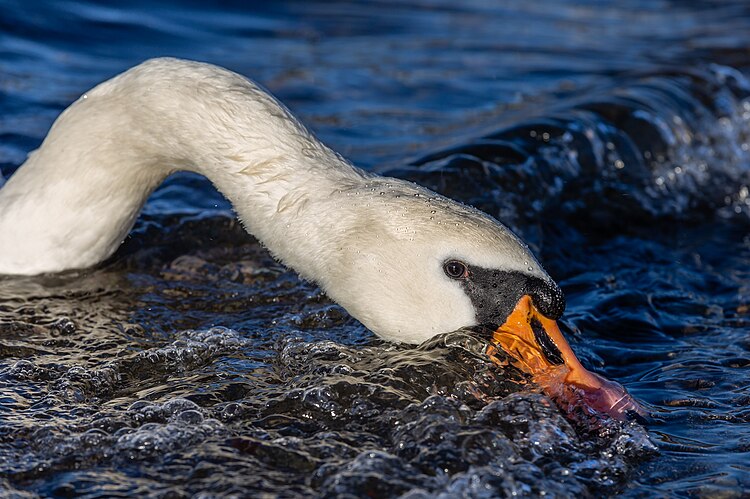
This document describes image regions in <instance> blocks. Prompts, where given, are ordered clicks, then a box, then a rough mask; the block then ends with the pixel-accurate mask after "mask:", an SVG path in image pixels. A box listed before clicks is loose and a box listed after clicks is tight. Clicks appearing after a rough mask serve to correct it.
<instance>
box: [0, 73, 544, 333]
mask: <svg viewBox="0 0 750 499" xmlns="http://www.w3.org/2000/svg"><path fill="white" fill-rule="evenodd" d="M177 170H189V171H194V172H197V173H200V174H203V175H205V176H206V177H208V178H209V179H210V180H211V182H213V184H214V185H215V186H216V187H217V188H218V189H219V190H220V191H221V192H222V193H223V194H224V195H225V196H226V197H227V198H228V199H229V200H230V201H231V202H232V204H233V206H234V208H235V210H236V211H237V213H238V215H239V217H240V219H241V220H242V222H243V223H244V225H245V227H246V228H247V230H248V231H249V232H250V233H252V234H253V235H255V236H256V237H257V238H258V239H259V240H260V241H261V242H263V244H265V245H266V246H267V247H268V249H269V250H270V251H271V252H272V253H273V254H274V255H275V257H277V258H278V259H279V260H281V261H282V262H283V263H285V264H286V265H288V266H290V267H292V268H294V269H295V270H297V271H298V272H299V273H300V274H301V275H302V276H303V277H304V278H306V279H309V280H312V281H314V282H316V283H318V284H319V285H320V286H321V287H322V288H323V289H324V290H325V291H326V293H328V294H329V295H330V296H331V298H333V299H334V300H336V301H337V302H338V303H340V304H341V305H342V306H343V307H344V308H346V309H347V310H348V311H349V312H350V313H351V314H352V315H353V316H354V317H356V318H357V319H359V320H360V321H361V322H363V323H364V324H365V325H366V326H367V327H369V328H370V329H371V330H372V331H374V332H375V333H377V334H379V335H381V336H383V337H384V338H386V339H390V340H397V341H404V342H412V343H416V342H421V341H424V340H425V339H427V338H429V337H431V336H433V335H435V334H438V333H443V332H449V331H452V330H455V329H457V328H459V327H462V326H467V325H471V324H472V323H473V322H474V321H475V316H476V313H475V311H474V309H473V306H472V304H471V301H470V300H469V298H468V297H467V296H466V294H465V293H464V292H463V290H462V289H461V287H460V286H459V285H458V283H456V282H455V281H452V280H450V279H449V278H448V277H446V276H445V275H444V273H443V271H442V264H443V262H444V261H445V259H446V258H449V257H455V258H459V259H462V260H465V261H466V262H467V263H470V264H474V265H481V266H483V267H487V268H498V269H503V270H520V271H524V272H527V273H531V274H534V275H538V276H542V277H545V278H547V276H546V274H545V272H544V270H542V268H541V267H540V266H539V264H538V263H537V262H536V260H535V259H534V257H533V256H532V255H531V253H530V252H529V250H528V248H527V247H526V246H525V245H524V244H523V243H522V242H521V241H520V240H519V239H518V238H517V237H516V236H514V235H513V234H512V233H511V232H510V231H509V230H508V229H507V228H505V227H504V226H502V225H501V224H500V223H498V222H497V221H496V220H494V219H493V218H491V217H489V216H488V215H486V214H484V213H481V212H479V211H477V210H475V209H473V208H470V207H467V206H464V205H461V204H458V203H455V202H454V201H451V200H449V199H446V198H444V197H441V196H439V195H437V194H435V193H433V192H431V191H428V190H426V189H423V188H421V187H418V186H417V185H415V184H412V183H408V182H405V181H402V180H398V179H393V178H384V177H378V176H373V175H370V174H368V173H366V172H364V171H362V170H360V169H358V168H355V167H354V166H352V165H351V164H350V163H348V162H347V161H345V160H344V159H343V158H342V157H341V156H339V155H338V154H336V153H335V152H334V151H332V150H331V149H329V148H328V147H326V146H325V145H323V144H322V143H321V142H320V141H318V140H317V139H316V138H315V137H313V136H312V135H311V134H310V132H308V131H307V129H305V127H304V126H302V125H301V124H300V123H299V122H298V121H297V120H296V119H295V118H294V117H293V116H292V115H291V113H289V111H288V110H287V109H286V108H285V107H284V106H283V105H281V104H280V103H279V102H278V101H277V100H276V99H274V98H273V97H272V96H270V95H269V94H268V93H266V92H265V91H263V90H262V89H260V88H259V87H258V86H257V85H256V84H254V83H253V82H252V81H250V80H248V79H246V78H244V77H242V76H240V75H237V74H235V73H232V72H230V71H228V70H226V69H222V68H219V67H216V66H212V65H209V64H202V63H197V62H189V61H182V60H177V59H153V60H149V61H146V62H144V63H143V64H141V65H139V66H136V67H134V68H132V69H130V70H128V71H126V72H125V73H123V74H121V75H119V76H117V77H115V78H113V79H111V80H109V81H107V82H104V83H102V84H100V85H98V86H97V87H95V88H94V89H92V90H91V91H90V92H88V93H87V94H85V95H83V96H82V97H81V98H80V99H78V101H76V102H75V103H74V104H72V105H71V106H70V107H69V108H68V109H66V110H65V111H64V112H63V113H62V114H61V115H60V117H59V118H58V119H57V121H56V122H55V123H54V124H53V126H52V128H51V130H50V131H49V134H48V135H47V137H46V138H45V140H44V142H43V143H42V145H41V147H40V148H39V150H37V151H36V152H34V153H33V154H31V155H30V156H29V158H28V159H27V161H26V162H25V163H24V164H23V165H22V166H21V167H20V168H19V169H18V171H17V172H16V173H15V174H14V175H13V176H12V177H11V178H10V179H9V180H8V181H7V183H6V185H5V186H4V187H3V188H2V190H0V274H1V273H4V274H38V273H44V272H57V271H61V270H64V269H70V268H82V267H88V266H91V265H94V264H96V263H97V262H100V261H102V260H103V259H105V258H107V257H108V256H110V255H111V254H112V253H113V252H114V251H115V249H116V248H117V247H118V246H119V245H120V243H121V242H122V240H123V239H124V238H125V236H126V235H127V234H128V232H129V231H130V229H131V228H132V226H133V223H134V222H135V219H136V217H137V216H138V213H139V211H140V209H141V207H142V206H143V204H144V203H145V201H146V199H147V197H148V196H149V194H150V193H151V192H152V191H153V190H154V189H155V188H156V187H157V186H158V185H159V184H160V183H161V182H162V181H163V180H164V178H166V177H167V176H168V175H169V174H171V173H172V172H175V171H177Z"/></svg>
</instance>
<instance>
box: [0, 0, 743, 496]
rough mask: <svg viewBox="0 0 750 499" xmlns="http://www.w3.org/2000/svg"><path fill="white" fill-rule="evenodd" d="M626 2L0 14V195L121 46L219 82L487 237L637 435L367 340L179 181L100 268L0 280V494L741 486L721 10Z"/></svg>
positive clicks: (436, 343)
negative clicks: (543, 304)
mask: <svg viewBox="0 0 750 499" xmlns="http://www.w3.org/2000/svg"><path fill="white" fill-rule="evenodd" d="M633 4H634V6H637V7H638V8H637V9H632V12H631V10H628V9H625V8H623V7H622V6H619V7H618V6H616V5H614V4H612V5H610V4H609V3H607V2H592V3H587V2H578V3H576V4H575V5H573V4H572V3H570V4H568V2H562V1H554V0H550V1H548V2H546V3H545V4H544V5H540V6H536V4H535V3H534V4H530V3H528V2H520V1H519V2H510V3H509V4H508V7H507V8H504V9H500V8H492V9H491V8H488V7H486V6H485V5H484V4H483V3H482V2H467V3H465V5H464V6H463V7H459V6H456V5H452V4H447V3H445V2H440V1H435V2H432V5H431V7H432V8H431V9H424V10H420V9H416V8H415V7H414V5H412V3H409V2H406V3H404V4H403V5H399V6H398V7H396V6H394V5H391V4H389V3H388V2H369V3H368V2H366V3H362V4H361V5H358V6H355V5H348V4H340V3H316V2H304V3H299V4H298V3H294V2H278V3H275V4H274V5H275V7H269V8H268V9H267V10H262V11H260V10H259V11H257V12H252V13H250V12H247V11H245V10H243V8H242V6H241V5H239V4H234V3H231V2H230V3H228V4H227V5H226V6H225V8H223V9H208V8H205V7H204V6H202V5H191V6H190V7H189V8H186V9H172V8H170V7H169V6H168V4H165V3H161V2H155V3H154V4H153V5H151V4H149V5H148V6H144V5H138V4H135V5H134V6H132V7H131V8H129V9H125V10H116V9H111V8H108V7H106V6H103V5H100V4H98V3H94V2H79V3H69V4H65V5H67V6H68V7H67V8H66V7H65V6H61V5H62V4H60V5H58V4H55V3H49V4H46V3H45V4H42V5H41V6H40V7H39V11H38V18H35V19H31V18H29V17H28V16H26V15H25V13H24V12H23V10H22V9H20V8H19V7H18V6H17V5H16V4H14V3H11V4H9V5H8V6H7V9H6V11H7V12H5V14H6V15H4V16H0V27H2V31H3V32H4V33H5V35H4V36H5V37H4V38H3V37H0V67H2V68H3V70H4V75H3V77H2V78H0V110H2V113H0V115H1V116H0V171H1V172H2V174H4V175H6V176H7V175H8V174H10V173H11V172H12V170H13V169H14V168H15V167H17V166H18V165H19V164H20V163H21V162H22V161H23V157H24V155H25V153H26V152H28V151H29V150H31V149H33V148H34V147H35V146H36V145H37V144H38V142H39V139H40V138H41V136H43V134H44V129H45V128H44V127H45V126H48V125H49V121H50V120H51V119H52V118H53V117H54V116H55V115H56V113H57V112H59V110H60V108H61V107H63V106H64V105H65V104H66V103H67V102H69V101H70V100H72V98H74V97H75V95H76V94H77V93H78V92H80V91H81V90H83V89H85V88H86V87H87V86H89V85H90V84H92V83H94V82H95V81H97V80H100V79H102V78H104V77H105V76H107V75H109V74H112V73H114V72H115V71H117V70H119V69H122V68H124V67H125V66H127V65H129V64H132V63H134V62H137V61H136V59H134V57H136V55H137V60H140V59H142V58H143V57H147V56H151V55H161V54H164V53H165V52H169V53H171V54H174V55H180V56H188V57H196V58H202V59H206V60H211V61H213V62H219V63H222V64H225V65H227V66H230V67H232V68H234V69H239V70H240V71H241V72H242V73H245V74H248V75H251V76H254V77H256V78H259V79H260V80H261V81H262V82H263V83H265V84H267V85H268V86H269V87H270V88H271V89H272V90H274V91H275V92H277V93H278V94H279V95H280V97H281V98H282V99H283V100H285V101H287V102H289V103H290V104H291V105H292V107H293V108H295V110H298V111H299V112H301V114H302V115H303V117H304V121H306V122H309V123H311V124H312V125H313V127H314V128H315V129H316V131H318V132H319V133H320V135H321V136H323V138H325V139H326V140H327V141H328V142H330V143H332V144H333V145H334V146H336V148H337V149H341V150H344V151H345V152H346V153H347V155H349V156H352V157H354V158H355V159H357V160H359V161H358V162H360V163H361V164H364V165H366V166H370V165H375V164H378V165H379V167H378V169H379V170H380V171H383V172H386V173H389V174H392V175H395V176H399V177H403V178H408V179H411V180H414V181H416V182H418V183H420V184H423V185H426V186H428V187H431V188H433V189H435V190H437V191H440V192H442V193H444V194H446V195H448V196H450V197H453V198H456V199H459V200H462V201H465V202H468V203H471V204H473V205H475V206H478V207H480V208H482V209H484V210H485V211H487V212H489V213H491V214H493V215H495V216H497V217H498V218H499V219H501V220H503V221H504V222H505V223H507V224H508V225H510V226H511V227H513V228H514V230H516V231H517V232H518V233H519V234H520V235H521V236H522V237H523V238H524V239H525V240H527V241H528V242H529V243H530V244H531V245H532V246H533V247H534V249H535V251H536V252H537V254H538V255H540V257H541V259H542V260H543V262H544V265H545V267H546V268H547V269H548V270H549V272H550V274H551V275H553V276H554V277H555V278H556V279H557V280H558V282H559V283H560V284H561V286H562V288H563V289H564V291H565V293H566V296H567V301H568V309H567V311H566V314H565V316H564V317H563V320H562V323H561V326H562V328H563V331H564V332H565V334H566V335H567V337H568V339H569V341H570V342H571V345H572V347H573V348H574V350H575V351H576V353H577V354H578V356H579V358H580V359H581V360H582V362H583V363H584V364H585V365H586V366H587V367H589V368H590V369H591V370H593V371H595V372H598V373H600V374H603V375H605V376H606V377H608V378H612V379H616V380H618V381H619V382H621V383H623V384H624V385H625V386H626V387H627V388H628V390H629V391H630V392H631V393H632V394H633V395H634V396H636V397H637V398H639V399H640V400H641V401H643V402H644V403H645V405H646V406H647V407H648V408H649V410H650V411H651V412H652V413H653V414H654V421H653V422H651V424H650V425H649V426H648V427H644V426H642V425H640V424H638V423H636V422H628V423H619V422H613V421H602V422H600V424H598V425H585V424H582V423H580V422H576V421H574V420H569V419H566V418H565V417H564V416H563V415H562V414H561V413H560V411H559V410H558V409H557V408H556V407H555V405H554V403H553V402H552V401H551V400H550V399H549V398H548V397H547V396H545V395H544V394H543V393H542V392H541V390H540V389H538V388H537V387H535V386H534V385H533V384H532V383H530V382H529V381H528V379H526V377H525V376H524V375H523V374H522V373H520V372H518V371H516V370H514V369H513V368H512V367H506V368H500V367H498V366H495V365H494V364H492V363H490V362H489V361H488V360H487V359H485V358H484V357H483V356H481V355H478V354H477V352H479V351H481V350H482V349H483V342H482V341H483V340H482V339H481V338H479V337H477V336H476V335H470V334H468V333H466V332H461V331H459V332H455V333H451V334H448V335H444V336H441V337H439V338H436V339H435V340H433V341H430V342H428V343H426V344H424V345H421V346H420V347H415V348H413V347H406V346H402V345H395V344H390V343H386V342H382V341H380V340H378V339H377V338H375V337H374V336H373V335H372V334H371V333H369V332H368V331H367V330H366V329H364V327H363V326H361V325H360V324H359V323H357V322H356V321H354V320H353V319H352V318H350V317H349V316H348V315H347V314H346V312H345V311H344V310H343V309H341V308H340V307H338V306H337V305H335V304H333V303H332V302H331V301H330V300H328V299H327V298H326V297H325V295H323V294H322V293H321V291H320V290H319V289H317V288H316V287H315V286H312V285H310V284H309V283H305V282H303V281H301V280H300V279H298V278H297V277H296V275H295V274H294V273H292V272H290V271H288V270H286V269H284V268H283V267H282V266H280V265H279V264H277V263H276V262H274V261H273V259H272V258H271V257H270V256H269V255H268V254H267V252H265V250H263V249H262V248H261V247H260V246H259V245H258V244H257V242H256V241H254V240H253V239H252V238H251V237H250V236H248V235H247V234H246V233H245V232H244V231H243V230H242V228H241V227H240V226H239V224H238V223H237V222H236V221H234V220H233V218H232V216H231V213H230V212H229V211H228V209H229V207H228V206H227V204H226V201H225V200H223V199H221V198H220V196H219V195H218V194H217V193H216V192H215V191H214V190H213V189H212V188H211V187H210V186H209V185H208V184H207V182H205V181H204V180H202V179H200V178H198V177H196V176H194V175H182V174H181V175H177V176H175V177H173V178H172V179H170V180H169V181H168V182H167V183H166V184H165V185H164V186H163V187H162V188H160V189H159V191H158V192H157V193H156V194H155V195H154V196H153V197H152V199H151V200H150V202H149V204H148V205H147V207H146V210H145V212H144V214H143V215H142V217H141V218H140V219H139V221H138V223H137V225H136V228H135V230H134V232H133V234H132V235H131V236H130V237H129V239H128V240H127V241H126V243H125V244H124V245H123V247H122V248H120V250H119V251H118V253H117V255H116V256H115V257H114V258H112V259H111V260H110V261H109V262H106V263H105V264H103V265H101V266H99V267H98V268H96V269H90V270H86V271H76V272H68V273H64V274H60V275H54V276H42V277H35V278H9V277H4V278H0V491H1V492H2V493H5V494H6V495H8V496H12V497H23V496H28V497H35V496H36V495H42V496H59V497H68V496H86V497H131V496H134V495H154V496H162V497H187V496H192V495H197V494H201V493H203V494H216V495H232V494H235V495H238V496H242V495H258V494H261V493H268V494H270V495H279V496H296V495H301V494H305V495H321V496H334V495H335V496H349V497H361V496H399V495H406V496H408V497H434V496H437V495H440V494H442V496H443V497H456V496H467V497H495V496H539V495H541V494H542V493H545V494H549V495H552V496H561V497H568V496H580V497H593V496H601V495H613V494H622V495H625V496H631V497H644V496H650V495H660V496H662V495H678V496H703V497H713V496H716V495H722V496H724V497H742V496H743V495H746V494H748V492H749V491H750V480H749V479H748V477H749V476H750V468H748V466H747V465H746V464H744V463H747V462H750V432H748V430H747V423H748V422H749V418H750V410H749V409H748V407H750V374H749V373H750V371H749V370H748V366H750V337H749V336H748V334H747V331H748V326H750V298H748V297H750V292H749V291H750V290H749V289H748V283H750V273H749V271H748V270H747V269H748V268H750V238H749V237H748V236H747V233H748V230H747V229H748V227H749V225H750V224H748V215H750V191H748V187H749V186H750V167H749V165H750V161H748V160H749V159H750V145H749V144H750V140H748V138H749V137H748V121H749V120H750V84H748V81H747V80H746V78H745V76H744V75H743V73H742V70H744V69H745V67H746V65H747V62H748V60H747V54H746V49H745V48H744V47H746V45H747V40H746V39H743V38H741V37H740V35H736V36H735V37H732V36H729V35H726V33H727V32H731V33H735V34H737V33H744V32H747V31H746V29H747V27H748V26H747V24H748V20H750V15H749V13H748V12H747V7H746V6H743V4H742V3H740V2H711V1H698V2H684V3H679V5H678V4H677V3H673V2H658V5H655V4H653V3H650V2H647V3H645V4H642V3H641V2H634V3H633ZM384 7H387V10H388V12H389V13H390V15H387V16H386V15H384V14H383V10H384ZM552 7H554V9H552ZM636 13H637V15H636ZM46 18H50V19H53V18H54V19H59V18H63V19H67V20H68V21H69V25H66V24H64V23H63V24H60V23H55V24H54V26H50V25H49V22H47V24H45V21H44V19H46ZM373 19H374V21H373ZM635 20H637V22H635ZM530 21H534V22H533V23H531V24H529V23H530ZM498 25H502V26H504V27H505V29H504V30H502V33H499V34H498V29H497V26H498ZM529 26H531V27H529ZM72 30H76V31H77V32H79V33H86V35H85V36H81V37H71V36H70V32H71V31H72ZM112 30H114V32H117V33H121V34H122V35H123V36H121V37H117V39H116V40H110V41H107V40H109V39H110V38H111V33H112V32H113V31H112ZM525 30H526V31H525ZM528 30H530V31H528ZM444 33H451V34H452V37H451V42H450V43H448V42H446V41H445V38H444ZM743 36H744V35H743ZM592 40H597V43H592ZM375 41H377V42H378V43H374V42H375ZM207 47H208V48H207ZM334 49H335V50H334ZM256 53H264V54H268V55H269V57H263V58H261V57H259V56H257V55H253V54H256ZM134 54H135V55H134ZM363 54H371V55H372V54H374V55H375V56H376V57H377V58H378V64H376V65H373V66H367V67H362V60H363V57H364V56H363ZM518 54H524V55H525V57H518ZM244 58H247V60H246V61H245V60H244ZM273 61H281V62H273ZM253 64H255V65H256V66H255V67H253V66H252V65H253ZM722 64H723V65H722ZM289 68H298V69H296V70H291V69H289ZM654 68H657V69H654ZM733 68H739V69H733ZM500 70H501V71H502V72H503V73H504V74H505V76H503V77H502V78H499V77H498V71H500ZM34 74H42V75H45V77H46V78H48V79H49V84H46V83H47V81H46V80H45V85H42V84H41V83H40V80H39V79H34V77H33V75H34ZM373 82H374V83H373ZM368 85H374V86H375V87H376V88H374V89H372V87H371V86H370V87H368ZM363 88H370V89H371V91H372V92H373V93H372V96H370V95H365V94H366V91H365V90H363ZM521 89H522V90H523V93H521ZM351 102H357V103H358V105H352V104H351ZM446 109H447V110H446ZM424 143H429V144H430V146H429V147H425V146H424ZM339 146H341V147H339ZM428 150H432V151H436V152H434V153H431V154H429V155H427V156H422V157H420V158H419V159H416V160H414V161H412V162H411V163H410V164H403V163H401V162H396V158H403V157H404V156H405V155H408V154H414V151H421V153H424V152H425V151H428ZM204 497H205V495H204Z"/></svg>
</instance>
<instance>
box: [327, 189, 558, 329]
mask: <svg viewBox="0 0 750 499" xmlns="http://www.w3.org/2000/svg"><path fill="white" fill-rule="evenodd" d="M364 191H365V192H362V188H361V187H360V188H357V189H356V190H355V191H354V192H345V193H344V194H343V195H345V196H346V198H347V199H346V201H347V203H346V206H347V210H346V211H347V212H348V213H350V214H351V215H350V216H349V217H348V220H347V221H346V222H345V223H344V224H343V227H345V228H346V230H345V231H343V234H344V236H345V241H343V242H341V243H340V244H339V247H338V248H336V253H337V255H336V257H335V264H334V265H333V266H329V267H328V268H327V269H326V271H325V272H326V275H327V278H326V279H325V280H324V288H325V289H326V292H327V293H328V294H329V295H330V296H331V297H332V298H333V299H335V300H336V301H338V302H339V303H340V304H341V305H342V306H344V308H346V309H347V310H348V311H349V312H350V313H351V314H352V315H353V316H354V317H356V318H357V319H358V320H360V321H361V322H362V323H363V324H365V325H366V326H367V327H368V328H369V329H371V330H372V331H374V332H375V333H377V334H378V335H379V336H381V337H383V338H385V339H388V340H391V341H400V342H406V343H421V342H423V341H425V340H427V339H429V338H431V337H433V336H435V335H438V334H441V333H448V332H452V331H455V330H457V329H460V328H464V327H470V326H478V325H492V324H494V325H499V324H502V323H503V322H504V321H505V320H506V319H507V317H508V316H509V315H510V314H511V312H512V311H513V309H514V308H515V305H516V304H517V303H518V301H519V300H520V299H521V298H522V297H523V296H525V295H528V296H530V297H531V298H532V300H533V303H534V305H535V307H536V308H537V309H538V310H539V311H540V312H541V313H542V314H544V316H545V317H548V318H550V319H557V318H559V317H560V316H561V315H562V313H563V311H564V309H565V299H564V297H563V293H562V292H561V290H560V288H559V287H558V286H557V284H556V283H555V282H554V281H553V280H552V278H550V276H549V275H548V274H547V273H546V272H545V271H544V269H543V268H542V266H541V265H540V264H539V262H538V261H537V259H536V258H535V257H534V255H533V254H532V252H531V251H530V250H529V248H528V246H527V245H526V244H525V243H523V241H521V239H519V238H518V237H517V236H516V235H515V234H513V232H511V231H510V229H508V228H507V227H505V226H504V225H502V224H501V223H500V222H498V221H497V220H495V219H494V218H492V217H490V216H489V215H487V214H485V213H483V212H480V211H478V210H476V209H474V208H471V207H468V206H465V205H462V204H459V203H456V202H455V201H452V200H449V199H447V198H444V197H442V196H439V195H437V194H435V193H433V192H431V191H428V190H426V189H422V188H420V187H417V186H416V185H413V184H409V183H406V182H402V181H397V180H392V179H385V180H383V181H374V182H372V183H369V184H368V185H367V186H366V187H365V188H364ZM381 193H382V194H381ZM334 211H336V212H338V213H341V211H342V210H340V209H337V210H334ZM325 281H328V282H325ZM326 284H328V285H326Z"/></svg>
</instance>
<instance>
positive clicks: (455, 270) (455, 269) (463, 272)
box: [443, 260, 469, 279]
mask: <svg viewBox="0 0 750 499" xmlns="http://www.w3.org/2000/svg"><path fill="white" fill-rule="evenodd" d="M443 270H444V271H445V275H447V276H448V277H450V278H451V279H464V278H466V277H469V269H468V268H467V267H466V264H465V263H463V262H459V261H458V260H448V261H447V262H445V264H444V265H443Z"/></svg>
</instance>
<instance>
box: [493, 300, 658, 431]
mask: <svg viewBox="0 0 750 499" xmlns="http://www.w3.org/2000/svg"><path fill="white" fill-rule="evenodd" d="M492 343H493V346H490V347H489V349H488V352H487V353H488V354H489V355H490V357H491V358H492V359H493V360H494V361H495V362H496V363H498V364H506V363H507V362H504V361H502V360H500V359H498V358H497V357H496V356H495V354H496V353H497V349H498V348H499V349H502V350H503V351H504V352H505V353H507V354H508V355H509V356H510V358H511V360H510V362H511V364H513V365H514V366H515V367H517V368H518V369H520V370H522V371H524V372H525V373H528V374H530V375H531V377H532V380H533V381H534V382H535V383H537V384H538V385H539V386H541V387H542V389H543V390H544V392H545V393H546V394H547V395H549V396H550V397H551V398H552V399H553V400H555V402H557V403H558V404H559V405H560V406H561V407H562V408H563V410H565V411H566V412H568V413H569V414H570V413H572V412H574V411H576V410H583V411H585V412H588V413H589V414H591V415H595V414H597V413H599V414H602V413H603V414H608V415H609V416H611V417H613V418H615V419H618V420H626V419H632V418H638V417H639V416H640V417H641V418H646V417H647V413H646V411H644V410H643V408H642V407H641V406H640V405H639V404H638V402H636V401H635V400H634V399H633V398H632V397H631V396H630V394H628V392H627V391H625V388H623V387H622V386H621V385H620V384H618V383H615V382H614V381H609V380H607V379H604V378H603V377H601V376H599V375H597V374H594V373H592V372H589V371H587V370H586V368H584V367H583V366H582V365H581V363H580V362H579V361H578V359H577V358H576V356H575V354H574V353H573V350H572V349H571V348H570V345H569V344H568V342H567V341H566V340H565V337H563V335H562V333H561V332H560V328H558V327H557V323H556V322H555V321H553V320H551V319H548V318H546V317H545V316H543V315H542V314H541V313H539V311H538V310H537V309H536V307H534V304H533V303H532V301H531V297H530V296H528V295H525V296H523V297H522V298H521V299H520V300H519V301H518V303H517V304H516V307H515V308H514V309H513V312H511V314H510V315H509V316H508V319H507V320H506V321H505V323H504V324H503V325H502V326H500V327H499V328H498V329H497V330H496V331H495V332H494V333H493V336H492Z"/></svg>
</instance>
